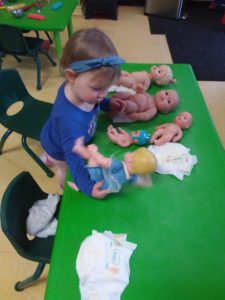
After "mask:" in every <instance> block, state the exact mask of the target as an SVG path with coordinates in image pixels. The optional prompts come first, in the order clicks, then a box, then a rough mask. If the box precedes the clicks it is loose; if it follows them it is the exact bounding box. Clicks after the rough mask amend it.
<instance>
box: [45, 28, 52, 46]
mask: <svg viewBox="0 0 225 300" xmlns="http://www.w3.org/2000/svg"><path fill="white" fill-rule="evenodd" d="M45 34H46V36H47V38H48V40H49V43H50V44H52V43H53V40H52V37H51V36H50V34H49V33H48V31H45Z"/></svg>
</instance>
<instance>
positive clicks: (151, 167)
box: [124, 147, 157, 175]
mask: <svg viewBox="0 0 225 300" xmlns="http://www.w3.org/2000/svg"><path fill="white" fill-rule="evenodd" d="M124 163H125V165H126V167H127V170H128V172H129V173H130V174H140V175H147V174H149V173H152V172H154V171H155V169H156V166H157V161H156V157H155V155H154V154H153V153H152V152H151V151H149V150H147V149H146V148H144V147H140V148H138V149H137V150H136V151H134V152H127V153H126V154H125V156H124Z"/></svg>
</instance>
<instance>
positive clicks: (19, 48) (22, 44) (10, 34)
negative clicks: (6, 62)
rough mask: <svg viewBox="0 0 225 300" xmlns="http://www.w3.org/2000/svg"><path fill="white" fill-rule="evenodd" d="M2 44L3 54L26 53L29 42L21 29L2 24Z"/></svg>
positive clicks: (0, 31) (0, 35)
mask: <svg viewBox="0 0 225 300" xmlns="http://www.w3.org/2000/svg"><path fill="white" fill-rule="evenodd" d="M0 44H1V52H2V53H3V54H14V55H26V54H27V53H28V49H27V44H26V41H25V39H24V36H23V32H22V30H21V29H19V28H17V27H14V26H10V25H1V24H0Z"/></svg>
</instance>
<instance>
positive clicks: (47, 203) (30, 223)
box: [26, 194, 60, 237]
mask: <svg viewBox="0 0 225 300" xmlns="http://www.w3.org/2000/svg"><path fill="white" fill-rule="evenodd" d="M59 200H60V197H59V195H58V194H55V195H53V194H48V198H47V199H44V200H38V201H36V202H35V203H34V204H33V206H32V207H31V208H30V209H29V215H28V217H27V221H26V226H27V233H28V234H30V235H32V236H38V234H40V237H41V235H44V236H43V237H47V236H48V235H54V234H55V231H56V226H57V220H55V221H54V222H53V223H52V224H51V222H52V221H53V216H54V213H55V211H56V208H57V204H58V202H59ZM45 229H47V231H46V232H45V231H44V233H43V232H42V231H43V230H45ZM41 232H42V233H41ZM46 234H48V235H46Z"/></svg>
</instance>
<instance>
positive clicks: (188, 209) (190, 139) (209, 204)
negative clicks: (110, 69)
mask: <svg viewBox="0 0 225 300" xmlns="http://www.w3.org/2000/svg"><path fill="white" fill-rule="evenodd" d="M171 67H172V69H173V72H174V77H175V78H176V79H177V83H176V84H174V85H171V86H170V87H169V88H174V89H176V90H177V91H178V93H179V94H180V105H179V107H178V108H177V109H176V111H175V112H172V113H169V114H167V115H163V114H158V115H157V117H156V118H154V119H153V120H151V121H148V122H146V123H136V124H134V123H133V124H126V125H124V124H123V125H122V127H123V128H126V129H129V130H131V129H139V128H144V129H147V130H148V131H149V132H153V129H154V128H155V127H156V126H157V125H159V124H161V123H164V122H168V121H172V120H173V119H174V117H175V116H176V115H177V114H178V112H181V111H184V110H187V111H189V112H191V113H192V115H193V120H194V122H193V125H192V127H191V128H190V129H188V130H186V131H184V136H183V139H182V141H181V143H182V144H183V145H185V146H186V147H189V148H190V149H191V153H192V154H195V155H197V157H198V164H197V165H196V166H195V167H194V168H193V170H192V173H191V175H190V176H189V177H187V176H186V177H185V178H184V180H183V181H179V180H178V179H176V178H175V177H173V176H171V175H160V174H156V173H154V174H153V176H152V179H153V187H152V188H150V189H141V188H138V187H134V186H131V185H127V186H124V188H123V190H122V191H121V193H119V194H116V195H115V194H114V195H110V196H108V198H107V199H106V200H93V199H91V198H89V197H86V196H85V195H83V194H81V193H77V192H75V191H72V190H71V189H69V188H68V187H66V189H65V194H64V197H63V200H62V203H61V209H60V215H59V224H58V229H57V234H56V238H55V243H54V248H53V254H52V260H51V264H50V272H49V277H48V282H47V290H46V295H45V300H50V299H52V300H57V299H59V300H61V299H66V300H72V299H76V300H77V299H80V294H79V280H78V276H77V273H76V269H75V261H76V257H77V254H78V251H79V248H80V245H81V243H82V241H83V240H84V239H85V238H86V237H87V236H89V235H91V231H92V229H96V230H97V231H100V232H103V231H104V230H111V231H112V232H114V233H127V234H128V240H129V241H131V242H134V243H137V244H138V247H137V249H136V250H135V251H134V253H133V255H132V257H131V260H130V269H131V275H130V283H129V285H128V287H127V288H126V289H125V291H124V293H123V295H122V298H121V299H123V300H137V299H142V300H150V299H152V300H170V299H171V300H181V299H182V300H206V299H207V300H222V299H225V153H224V148H223V146H222V143H221V141H220V140H219V137H218V135H217V133H216V131H215V128H214V125H213V123H212V120H211V118H210V115H209V112H208V110H207V108H206V105H205V102H204V99H203V97H202V94H201V92H200V89H199V87H198V84H197V82H196V80H195V77H194V75H193V72H192V69H191V67H190V66H189V65H171ZM124 68H125V69H126V70H129V71H134V70H136V71H138V70H146V71H148V70H149V68H150V65H146V64H145V65H141V64H137V65H135V64H128V65H126V66H125V67H124ZM159 89H160V88H159V87H155V86H153V87H151V88H150V94H155V92H156V91H158V90H159ZM109 123H110V121H109V119H108V117H107V116H105V115H103V114H102V115H101V116H100V119H99V122H98V129H97V134H96V136H95V139H94V142H96V143H97V144H98V145H99V148H100V150H101V151H102V152H103V153H104V154H105V155H111V154H114V155H116V156H117V157H119V158H121V157H122V155H123V153H124V152H125V151H126V150H125V149H122V148H119V146H116V145H113V144H112V143H111V142H110V141H109V140H108V139H107V137H106V134H105V132H106V127H107V125H108V124H109ZM135 148H136V146H132V147H131V148H130V149H131V150H133V149H135Z"/></svg>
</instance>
